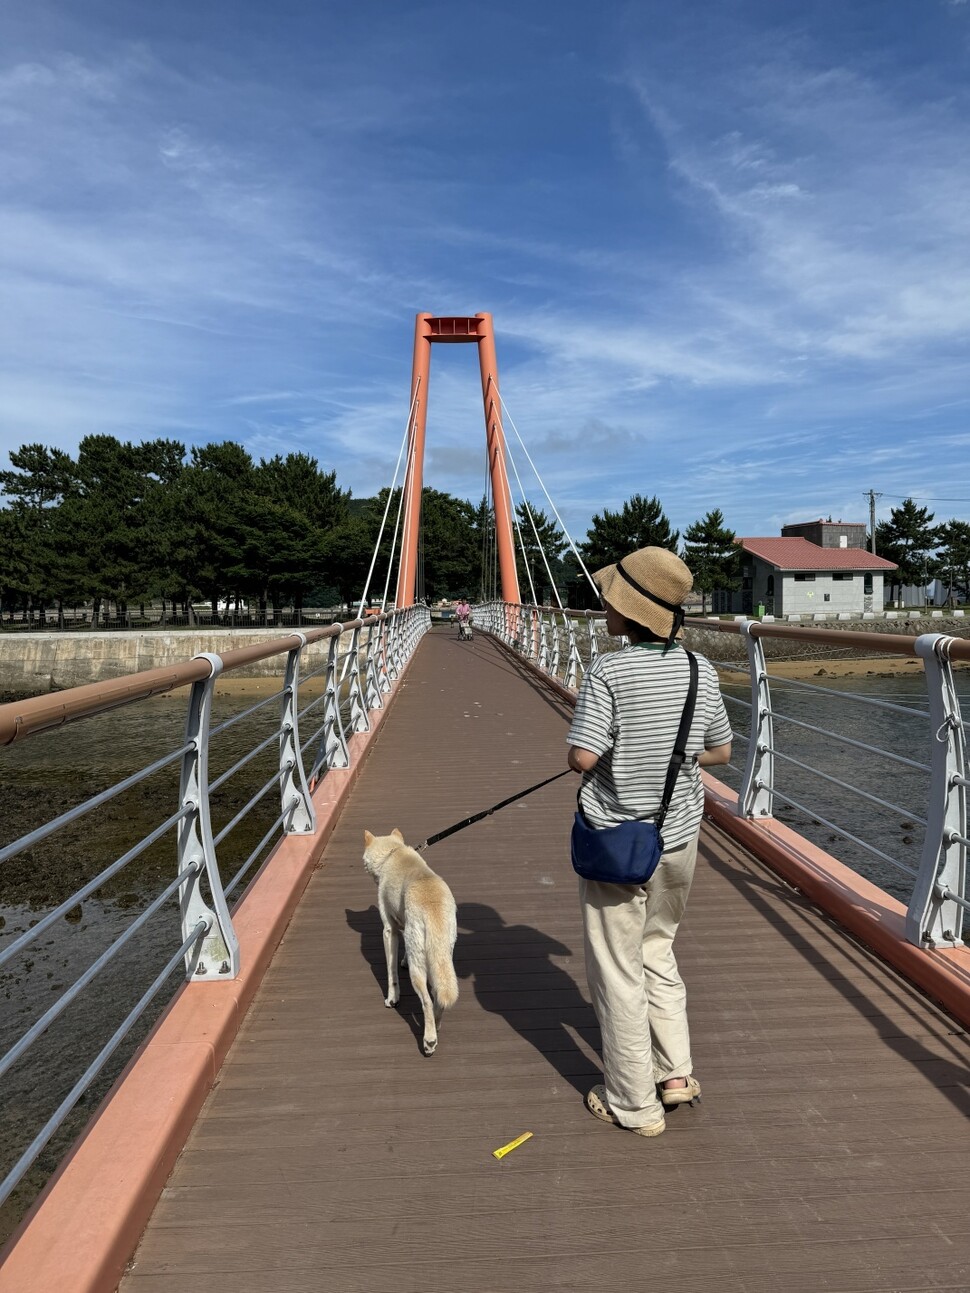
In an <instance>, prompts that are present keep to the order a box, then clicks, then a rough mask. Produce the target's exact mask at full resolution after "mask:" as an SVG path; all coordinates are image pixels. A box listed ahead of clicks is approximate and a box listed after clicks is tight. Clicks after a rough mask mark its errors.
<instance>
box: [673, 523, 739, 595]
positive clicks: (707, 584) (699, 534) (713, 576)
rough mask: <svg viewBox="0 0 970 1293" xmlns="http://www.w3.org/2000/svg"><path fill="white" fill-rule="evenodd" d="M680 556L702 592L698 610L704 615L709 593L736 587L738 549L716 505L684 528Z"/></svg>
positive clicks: (732, 532)
mask: <svg viewBox="0 0 970 1293" xmlns="http://www.w3.org/2000/svg"><path fill="white" fill-rule="evenodd" d="M683 556H684V561H686V563H687V565H688V566H689V567H690V571H691V574H692V575H693V576H694V588H695V589H696V590H697V592H699V593H700V595H701V613H702V614H705V615H706V614H707V595H708V593H713V592H714V590H715V589H732V588H737V587H738V584H739V578H738V570H739V566H740V561H741V550H740V548H739V547H738V545H737V543H736V542H735V534H734V531H733V530H729V529H728V528H727V527H726V526H725V524H724V517H723V516H722V515H721V512H720V509H719V508H715V509H714V511H713V512H708V513H707V515H706V516H704V517H702V518H701V520H699V521H695V522H694V524H693V525H689V526H688V527H687V529H686V530H685V531H684V553H683Z"/></svg>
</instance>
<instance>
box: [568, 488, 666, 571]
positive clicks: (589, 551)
mask: <svg viewBox="0 0 970 1293" xmlns="http://www.w3.org/2000/svg"><path fill="white" fill-rule="evenodd" d="M679 540H680V531H679V530H672V529H671V528H670V522H669V521H668V519H667V517H666V516H665V515H664V511H663V508H662V507H661V505H660V499H659V498H657V497H656V496H654V497H653V498H644V497H643V495H642V494H634V495H633V497H632V498H631V499H629V500H628V501H627V502H626V503H624V504H623V506H622V508H621V509H620V511H619V512H611V511H609V509H608V508H604V509H603V514H602V516H600V515H598V514H597V515H595V516H594V517H593V520H592V524H591V525H590V527H589V530H588V531H587V533H586V542H585V543H584V544H583V560H584V561H585V562H586V564H587V565H588V566H589V568H590V569H591V570H599V569H601V568H602V567H603V566H608V565H610V564H611V563H612V562H614V561H619V560H620V558H621V557H623V556H625V554H626V553H628V552H633V551H634V550H635V549H636V548H669V549H670V551H671V552H676V551H677V544H678V542H679Z"/></svg>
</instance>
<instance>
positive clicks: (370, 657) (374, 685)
mask: <svg viewBox="0 0 970 1293" xmlns="http://www.w3.org/2000/svg"><path fill="white" fill-rule="evenodd" d="M382 628H383V625H381V624H374V622H373V621H371V623H370V624H368V626H367V651H366V655H365V658H364V704H365V706H366V707H367V710H368V713H369V712H370V710H372V709H383V708H384V698H383V696H382V695H381V684H380V680H379V678H378V676H377V664H378V660H379V658H380V642H381V630H382ZM369 721H370V720H369V719H368V722H369Z"/></svg>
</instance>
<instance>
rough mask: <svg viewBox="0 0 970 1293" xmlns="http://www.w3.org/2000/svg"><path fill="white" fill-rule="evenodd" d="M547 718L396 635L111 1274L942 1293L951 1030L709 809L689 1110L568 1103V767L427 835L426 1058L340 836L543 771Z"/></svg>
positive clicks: (417, 829) (571, 956) (454, 806)
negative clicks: (439, 971) (127, 1256)
mask: <svg viewBox="0 0 970 1293" xmlns="http://www.w3.org/2000/svg"><path fill="white" fill-rule="evenodd" d="M567 717H568V714H567V710H566V709H565V707H564V706H563V705H562V704H561V703H560V702H559V701H557V700H555V699H554V698H552V697H551V696H550V695H549V694H548V693H547V692H546V691H544V690H543V689H542V688H541V687H540V686H539V685H537V684H535V683H534V682H532V681H530V680H529V679H528V678H527V677H526V676H525V675H524V674H523V673H522V672H521V671H520V669H519V668H518V667H517V665H516V664H515V663H514V662H513V661H511V660H510V659H509V658H508V657H507V656H505V655H504V654H503V653H502V652H501V651H500V650H499V649H498V648H497V647H495V646H494V645H492V644H491V643H489V642H488V641H487V640H485V639H484V638H482V637H480V636H479V637H476V638H475V640H474V642H473V643H471V644H467V643H461V642H459V641H458V639H457V637H456V636H454V635H453V632H452V631H441V630H438V631H436V632H435V633H433V634H431V635H429V636H428V637H427V638H426V639H425V640H424V642H423V643H422V644H421V647H420V649H419V651H418V654H417V656H416V658H415V660H414V662H413V663H412V665H411V668H410V670H409V672H408V674H407V676H406V680H405V682H404V685H403V687H402V690H401V692H400V694H399V695H398V697H397V699H396V700H395V708H394V711H393V712H392V714H391V715H390V717H389V721H388V723H387V724H386V726H385V727H384V729H383V731H382V732H381V734H380V738H379V740H378V743H377V745H376V747H375V749H374V751H373V753H372V754H371V756H370V759H369V761H368V763H367V765H366V767H365V769H364V772H363V774H362V777H361V780H360V781H359V782H358V784H357V787H356V789H355V791H354V793H353V796H352V799H351V801H350V803H349V806H348V807H347V809H346V810H345V813H344V815H343V818H342V820H341V822H340V824H339V825H338V828H337V830H336V832H335V834H334V835H333V837H332V839H331V841H330V844H329V847H328V849H327V853H326V855H325V860H324V865H323V866H322V868H321V869H320V870H319V871H318V872H317V873H316V874H315V876H314V878H313V880H312V881H311V884H310V886H309V888H308V890H307V893H306V896H305V899H304V901H303V903H302V905H301V907H300V909H299V911H298V913H297V915H296V917H295V919H294V920H293V922H292V924H291V926H290V928H289V930H288V932H287V935H286V937H285V939H284V942H283V944H282V946H281V948H280V950H279V952H278V954H277V956H276V959H275V962H274V964H273V966H272V968H271V971H270V973H269V974H268V976H267V978H266V980H265V983H264V985H263V987H262V989H261V992H260V994H259V996H258V998H257V1000H256V1003H255V1005H254V1007H253V1009H252V1010H251V1012H250V1014H249V1016H248V1018H247V1019H246V1021H245V1023H244V1025H243V1027H242V1030H241V1033H240V1035H239V1038H238V1040H237V1042H236V1045H235V1047H234V1049H233V1051H232V1052H231V1054H230V1056H229V1059H228V1061H227V1062H226V1064H225V1066H224V1068H223V1071H222V1074H221V1077H220V1079H219V1082H218V1085H217V1086H216V1088H215V1089H214V1091H213V1092H212V1094H211V1096H210V1098H209V1100H208V1103H207V1105H206V1108H205V1111H204V1114H203V1116H202V1118H201V1119H200V1121H199V1123H198V1125H197V1126H196V1128H195V1130H194V1132H193V1134H192V1137H191V1139H190V1141H189V1143H188V1145H187V1147H186V1149H185V1151H184V1152H183V1154H182V1156H181V1159H180V1161H179V1163H178V1165H177V1168H176V1170H175V1172H174V1173H173V1175H172V1178H171V1180H170V1182H169V1185H168V1188H167V1189H166V1191H165V1193H164V1195H163V1198H162V1200H161V1202H160V1204H159V1206H158V1208H157V1210H156V1213H155V1216H154V1219H153V1221H152V1223H151V1225H150V1227H149V1229H148V1231H147V1232H146V1234H145V1236H144V1238H143V1241H142V1243H141V1246H140V1248H139V1250H138V1253H137V1255H136V1258H135V1261H134V1263H133V1265H132V1268H131V1270H130V1271H129V1273H128V1275H127V1276H126V1277H125V1280H124V1282H123V1284H122V1286H121V1287H122V1289H123V1290H125V1293H161V1291H162V1290H166V1291H167V1290H172V1293H175V1291H176V1290H177V1291H178V1293H182V1290H184V1289H186V1288H200V1287H206V1288H212V1287H220V1288H226V1289H232V1290H233V1291H234V1293H304V1291H306V1293H311V1291H312V1293H330V1291H331V1290H332V1291H333V1293H356V1291H358V1290H359V1291H360V1293H365V1291H366V1293H378V1291H379V1293H385V1291H387V1290H394V1291H395V1293H412V1291H414V1293H417V1291H418V1290H421V1291H422V1293H425V1291H430V1290H434V1291H439V1290H441V1291H447V1293H504V1291H505V1290H519V1291H521V1293H528V1291H529V1290H552V1289H555V1290H575V1291H576V1293H580V1291H584V1293H585V1291H586V1290H591V1289H603V1290H613V1289H630V1290H654V1289H656V1290H661V1289H662V1290H697V1291H698V1293H700V1291H702V1290H704V1291H706V1290H711V1291H712V1293H733V1291H735V1290H737V1291H738V1293H741V1291H743V1293H762V1291H763V1293H768V1291H769V1290H770V1291H771V1293H774V1291H775V1290H786V1291H789V1290H790V1291H792V1293H795V1291H801V1290H804V1291H805V1293H809V1291H811V1293H816V1291H817V1290H822V1289H824V1290H846V1291H848V1290H876V1289H880V1290H889V1289H893V1290H904V1289H905V1290H911V1289H964V1290H965V1289H967V1288H970V1235H968V1226H967V1218H968V1216H970V1171H968V1168H970V1137H968V1135H967V1122H966V1115H967V1110H968V1106H970V1100H968V1089H967V1054H968V1049H967V1037H966V1035H965V1034H962V1033H961V1032H959V1030H958V1028H957V1025H955V1024H954V1023H953V1022H952V1021H951V1020H949V1019H948V1018H947V1017H946V1016H944V1015H942V1014H941V1013H940V1012H938V1011H937V1010H936V1009H935V1008H934V1007H932V1006H931V1005H929V1004H928V1003H927V1002H926V1001H925V1000H924V999H923V998H922V997H921V996H919V994H917V993H916V992H915V991H914V990H913V989H911V988H909V987H908V986H907V985H906V984H904V983H903V982H901V981H900V980H899V979H898V978H897V977H896V976H895V975H894V974H892V973H891V972H889V971H888V970H886V969H885V968H884V967H883V966H882V965H881V964H880V963H879V962H877V961H876V960H875V959H874V958H873V957H872V956H870V955H869V954H868V953H867V952H866V951H865V950H863V949H861V948H860V947H858V946H856V945H854V944H853V943H851V942H850V941H848V940H847V939H845V938H844V937H843V936H842V935H841V934H840V933H839V932H838V931H837V930H836V929H834V928H833V927H832V926H831V924H830V923H829V922H828V921H827V920H826V919H825V918H824V917H823V916H821V915H819V914H818V913H817V912H816V911H814V910H813V909H812V908H810V907H809V906H808V905H807V904H806V903H805V902H804V900H802V899H801V897H800V896H799V895H798V894H796V893H795V892H793V891H792V890H791V889H789V888H787V887H786V886H785V885H784V884H783V883H781V882H780V881H779V880H777V879H776V878H774V877H773V876H772V875H771V874H770V873H769V872H767V871H766V870H764V869H763V868H762V867H760V866H759V865H757V864H755V863H753V862H752V861H751V860H750V859H748V858H746V857H745V856H743V855H741V854H740V853H739V852H738V851H737V850H736V849H735V847H734V846H733V845H732V844H731V843H730V842H729V841H727V840H726V839H725V838H724V837H723V836H721V835H720V834H718V833H717V832H716V831H715V830H713V829H707V828H705V834H704V839H703V846H702V850H701V860H700V863H699V866H698V871H697V879H696V882H695V890H694V893H693V894H692V897H691V902H690V904H689V907H688V912H687V917H686V920H685V923H684V925H683V927H682V929H681V933H680V937H679V940H678V955H679V960H680V963H681V966H682V969H683V972H684V977H685V979H686V981H687V985H688V992H689V1002H690V1018H691V1027H692V1032H693V1039H694V1056H695V1063H696V1065H697V1072H698V1074H699V1076H700V1077H701V1080H702V1082H703V1086H704V1102H703V1104H702V1105H701V1106H700V1107H699V1108H697V1109H691V1108H688V1107H683V1108H681V1109H679V1110H678V1111H676V1112H675V1113H674V1114H673V1115H672V1116H670V1118H669V1120H668V1132H667V1134H666V1135H665V1136H662V1137H661V1138H659V1139H657V1140H644V1139H641V1138H638V1137H635V1136H631V1135H629V1134H627V1133H625V1132H621V1131H618V1130H616V1129H614V1128H611V1127H609V1126H606V1125H604V1124H602V1123H599V1122H596V1121H595V1120H594V1119H593V1118H592V1117H590V1115H589V1114H588V1113H587V1112H586V1110H585V1108H584V1106H583V1094H584V1093H585V1091H586V1090H587V1088H588V1087H589V1086H590V1085H591V1084H592V1083H593V1082H594V1081H595V1080H597V1079H598V1073H599V1069H598V1064H597V1043H598V1034H597V1027H596V1023H595V1020H594V1017H593V1014H592V1010H591V1008H590V1006H589V1004H588V995H587V989H586V984H585V978H584V973H583V956H582V938H581V932H580V922H579V914H578V906H577V898H576V888H575V884H574V880H573V876H572V872H571V870H570V867H569V862H568V855H567V840H568V829H569V823H570V817H571V809H572V796H573V794H574V792H575V782H574V781H573V779H572V778H565V779H563V780H562V781H558V782H555V783H554V784H553V785H551V786H549V787H547V788H546V789H544V790H542V791H539V792H538V793H537V794H535V795H533V796H531V797H529V798H527V799H525V800H523V801H522V802H521V803H520V804H517V805H514V806H513V807H511V808H508V809H506V810H504V811H503V812H501V813H500V814H497V815H496V816H494V817H492V818H488V819H486V820H485V821H483V822H481V823H479V824H478V825H476V826H474V827H471V828H469V829H468V830H465V831H462V832H461V833H459V834H456V835H455V836H453V837H451V838H449V839H448V840H446V841H443V842H442V843H441V844H439V845H436V846H434V847H433V848H432V849H430V850H429V853H428V860H429V862H430V863H431V865H432V866H434V867H435V869H437V870H439V871H440V872H441V874H442V875H444V876H445V878H446V879H447V880H448V881H449V883H450V884H451V886H452V888H453V889H454V892H455V895H456V898H457V901H458V908H459V940H458V947H457V953H456V963H457V966H458V971H459V977H460V983H461V998H460V1000H459V1002H458V1005H457V1006H456V1008H455V1009H454V1010H453V1011H451V1012H449V1013H448V1014H447V1015H446V1017H445V1020H444V1026H443V1028H442V1031H441V1042H440V1045H439V1049H438V1053H437V1054H436V1055H435V1056H434V1057H433V1058H431V1059H426V1058H424V1057H423V1056H422V1055H421V1053H420V1049H419V1032H418V1023H417V1021H418V1015H419V1013H420V1012H419V1011H417V1010H416V1008H415V1007H416V1001H415V998H414V995H413V993H412V991H411V987H410V984H409V983H408V982H407V981H406V978H402V1005H401V1007H400V1008H399V1009H398V1010H397V1011H389V1010H386V1009H385V1008H384V1005H383V1001H382V992H383V982H384V969H383V952H382V947H381V936H380V926H379V921H378V916H377V909H376V905H375V897H376V891H375V889H374V887H373V884H372V882H371V881H370V879H369V878H368V877H367V876H366V874H365V873H364V870H363V867H362V865H361V861H360V855H361V850H362V832H363V829H364V828H365V827H368V828H370V829H371V830H373V831H375V832H377V833H384V832H386V831H389V830H390V829H391V828H392V827H394V826H398V827H400V828H401V830H402V831H403V832H404V834H405V838H407V839H408V840H409V842H412V843H414V842H419V841H420V840H422V839H424V838H426V837H427V836H428V835H429V834H431V833H433V832H435V831H437V830H439V829H442V828H444V827H446V826H448V825H450V824H451V823H452V822H455V821H457V820H459V819H461V818H462V817H464V816H467V815H469V814H471V813H472V812H475V811H477V810H479V809H481V808H483V807H486V806H487V805H488V804H490V803H494V802H495V801H497V800H499V799H501V798H503V797H504V796H505V795H508V794H511V793H514V791H515V790H517V789H520V788H522V787H524V786H526V785H529V784H530V783H531V782H533V781H537V780H539V779H540V778H541V777H542V776H543V775H549V774H551V773H552V772H555V771H558V770H559V768H561V767H562V766H563V764H562V761H563V757H564V753H565V743H564V738H565V734H566V730H567ZM523 1131H531V1132H533V1133H534V1137H533V1139H532V1140H530V1141H528V1142H527V1143H525V1144H524V1145H522V1146H521V1147H520V1148H519V1149H517V1150H515V1151H514V1152H513V1153H511V1154H510V1155H509V1156H508V1157H506V1158H505V1159H503V1160H502V1161H501V1162H499V1161H497V1160H496V1159H494V1158H493V1157H492V1153H491V1151H492V1150H493V1149H495V1148H496V1147H498V1146H500V1145H503V1144H505V1143H506V1142H508V1141H510V1140H512V1139H513V1138H514V1137H516V1136H518V1135H519V1134H520V1133H521V1132H523Z"/></svg>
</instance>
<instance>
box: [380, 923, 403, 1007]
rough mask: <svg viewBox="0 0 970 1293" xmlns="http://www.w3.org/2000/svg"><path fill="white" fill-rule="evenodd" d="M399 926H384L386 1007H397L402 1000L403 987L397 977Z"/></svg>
mask: <svg viewBox="0 0 970 1293" xmlns="http://www.w3.org/2000/svg"><path fill="white" fill-rule="evenodd" d="M397 944H398V932H397V926H396V925H391V924H387V925H385V926H384V956H385V958H386V960H387V996H386V997H385V998H384V1005H385V1006H396V1005H397V1003H398V1002H399V1001H400V999H401V985H400V983H399V982H398V977H397Z"/></svg>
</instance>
